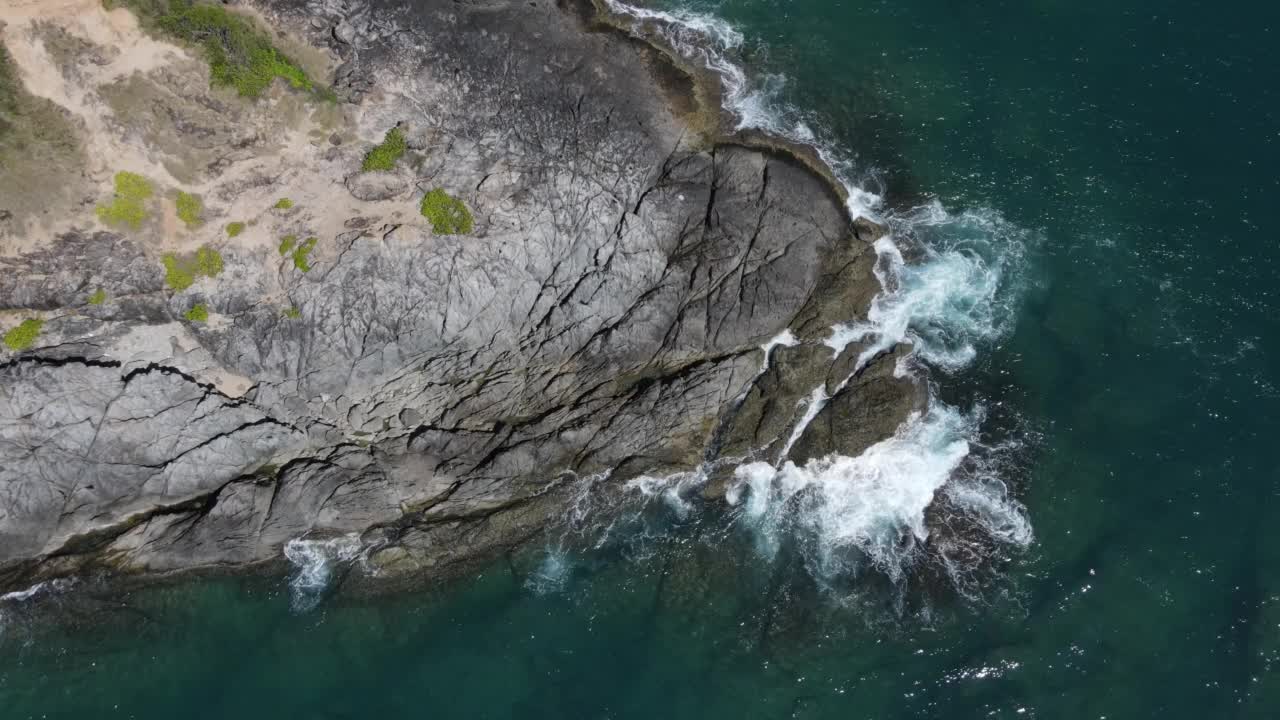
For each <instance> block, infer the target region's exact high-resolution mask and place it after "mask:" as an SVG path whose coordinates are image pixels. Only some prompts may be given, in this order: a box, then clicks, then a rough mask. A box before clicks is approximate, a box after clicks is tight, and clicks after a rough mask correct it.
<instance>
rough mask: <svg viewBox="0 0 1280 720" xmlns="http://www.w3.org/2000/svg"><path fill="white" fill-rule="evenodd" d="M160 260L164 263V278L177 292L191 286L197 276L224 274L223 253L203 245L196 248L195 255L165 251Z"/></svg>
mask: <svg viewBox="0 0 1280 720" xmlns="http://www.w3.org/2000/svg"><path fill="white" fill-rule="evenodd" d="M160 260H161V262H163V263H164V280H165V282H166V283H168V284H169V287H170V288H171V289H173V290H174V291H175V292H182V291H183V290H186V289H187V288H189V287H191V285H192V283H194V282H195V281H196V277H197V276H200V275H204V276H205V277H217V276H218V275H220V274H222V254H221V253H219V252H218V251H217V250H214V249H213V248H210V247H207V246H203V245H202V246H200V249H198V250H196V254H195V256H194V257H178V256H177V255H174V254H173V253H165V254H164V256H163V257H161V258H160Z"/></svg>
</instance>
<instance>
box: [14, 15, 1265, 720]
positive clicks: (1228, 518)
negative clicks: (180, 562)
mask: <svg viewBox="0 0 1280 720" xmlns="http://www.w3.org/2000/svg"><path fill="white" fill-rule="evenodd" d="M667 7H668V8H670V7H671V6H667ZM695 9H698V10H702V11H706V12H714V13H715V14H716V15H717V16H719V17H721V18H725V19H727V20H729V21H730V22H731V23H732V24H733V25H734V26H735V27H736V28H737V29H738V30H739V31H740V32H741V33H742V34H743V36H744V42H743V43H742V45H741V46H740V47H738V48H736V49H733V50H731V51H730V52H729V57H731V58H732V59H733V60H735V61H736V62H740V63H742V64H743V65H744V66H745V67H746V68H748V71H749V74H750V75H751V76H752V78H754V81H753V82H754V85H753V87H754V88H755V89H757V90H758V89H760V88H766V89H769V90H770V91H771V92H769V93H767V95H768V99H769V103H768V107H772V108H774V109H775V111H776V113H778V115H777V116H778V117H784V118H785V119H786V120H787V122H788V123H792V122H793V121H795V120H797V119H800V120H803V121H804V122H805V123H806V124H807V126H808V127H809V128H810V129H811V130H813V131H814V132H815V134H816V135H817V136H818V137H820V138H823V139H824V140H825V141H826V142H828V143H829V146H830V148H831V150H832V152H835V153H838V154H839V155H840V157H843V158H845V159H848V160H850V161H851V162H852V163H853V165H852V167H853V168H854V170H853V171H852V175H856V176H857V177H858V178H859V179H864V180H865V179H867V178H868V177H870V178H871V179H870V183H871V184H870V185H869V187H872V188H873V189H875V190H878V191H880V192H881V194H882V196H883V204H882V205H881V206H880V208H879V212H880V213H882V216H883V217H884V218H886V219H889V220H892V221H894V222H895V226H896V227H897V228H898V229H899V230H900V232H902V233H903V234H913V235H915V236H916V238H917V239H919V240H920V241H922V242H923V243H925V245H926V246H927V247H934V248H942V249H946V248H954V247H957V246H963V247H969V248H977V251H975V255H973V257H979V258H982V259H983V260H984V262H986V261H989V262H990V263H991V266H992V267H993V268H998V269H1000V270H1001V271H1002V273H1003V274H1002V276H1001V277H1000V281H999V284H998V285H999V287H998V289H997V290H996V291H994V294H993V295H992V296H990V297H988V298H987V301H988V303H987V304H988V305H989V306H991V307H993V308H995V309H994V310H993V312H994V316H993V317H991V318H985V316H984V317H983V318H979V319H980V320H987V319H989V320H990V322H986V324H983V322H977V321H974V322H968V321H969V320H973V317H971V316H965V317H964V318H962V319H965V320H966V322H961V323H958V324H957V323H951V324H948V323H946V322H943V323H942V325H941V328H942V330H946V331H952V330H955V331H956V332H960V333H967V334H965V335H964V337H961V338H959V339H956V338H951V340H954V341H955V342H954V343H952V345H948V347H949V348H950V349H955V347H963V346H966V345H971V346H972V347H973V348H974V349H975V351H976V354H975V355H974V357H973V358H972V359H970V360H967V361H965V362H956V363H954V364H953V366H952V367H935V368H934V369H933V371H932V373H931V377H932V378H933V381H934V383H935V385H936V394H935V397H936V398H937V399H938V400H940V401H944V402H946V403H947V404H948V405H949V406H950V407H953V408H956V410H957V412H959V413H962V414H963V415H964V416H965V417H967V418H971V419H972V418H974V417H976V416H978V415H981V416H982V421H981V423H979V426H980V429H979V430H978V431H976V434H975V435H974V436H973V437H974V439H975V443H977V444H989V445H990V446H992V447H997V446H998V447H1012V448H1014V451H1013V452H1012V457H1011V458H1010V459H1009V460H1008V462H1005V463H1002V464H999V465H998V467H997V468H996V470H997V471H998V481H999V482H1001V483H1003V484H1005V485H1006V486H1007V488H1008V492H1009V497H1010V499H1011V501H1012V502H1016V503H1018V504H1020V505H1021V506H1022V507H1023V508H1024V509H1025V518H1026V519H1027V520H1028V521H1029V522H1030V526H1031V528H1033V533H1034V539H1033V541H1032V542H1031V543H1030V544H1029V545H1027V546H1025V547H1024V546H1022V545H1020V544H1017V543H1012V544H999V543H989V544H987V545H985V546H983V547H984V548H985V550H984V553H985V556H984V557H983V558H981V562H978V563H975V565H974V570H973V573H974V575H973V576H972V578H971V579H972V583H971V584H970V585H957V584H956V582H955V581H954V579H953V578H949V577H948V575H947V573H946V572H943V571H940V570H939V569H938V568H936V567H929V566H928V565H927V564H924V565H921V566H917V567H913V568H912V569H911V571H910V572H909V573H908V575H909V579H908V580H906V581H904V582H903V583H900V584H899V585H898V586H896V587H895V586H893V584H892V583H889V582H887V581H886V580H885V579H884V577H883V576H882V575H877V574H876V573H865V574H863V575H861V576H858V577H854V578H850V577H835V578H832V577H823V576H822V574H821V573H817V572H815V571H814V568H813V566H812V563H811V562H810V560H811V559H812V555H810V554H806V550H805V548H804V547H803V542H801V541H800V540H798V539H797V538H796V537H793V536H789V535H787V534H786V533H782V534H781V535H779V536H777V538H778V539H779V542H780V546H781V547H780V548H779V549H778V550H777V551H776V552H773V553H765V552H763V551H762V549H761V548H762V544H761V534H760V532H758V531H749V530H746V529H744V528H743V527H742V526H743V525H744V524H745V523H744V522H743V521H742V519H741V518H737V519H735V518H734V517H726V516H724V515H722V514H717V513H714V512H703V513H697V512H695V513H693V514H692V515H691V516H688V517H681V516H680V515H679V514H678V513H675V512H674V511H673V510H672V509H671V508H669V507H664V506H662V505H661V504H658V506H655V507H651V508H649V509H648V510H646V512H645V514H644V515H643V517H642V519H641V520H638V521H636V523H634V524H633V525H630V526H628V528H624V529H625V530H629V531H631V532H632V533H633V535H632V537H631V538H630V539H623V540H620V541H617V542H615V543H614V544H612V545H610V546H608V547H606V548H605V549H603V550H601V551H597V552H593V553H579V552H575V551H573V550H572V548H571V549H570V552H568V553H567V554H566V555H564V556H563V557H561V556H556V557H557V558H558V559H559V563H560V564H559V565H556V564H554V563H553V564H550V565H549V564H547V561H546V558H545V557H544V555H545V553H544V551H543V549H542V548H536V547H535V548H532V549H530V550H529V551H528V552H527V553H525V554H522V555H520V556H517V557H515V558H512V559H510V561H509V562H502V563H499V564H498V565H496V566H494V567H493V568H491V569H489V570H488V571H486V572H484V573H483V574H479V575H478V576H477V577H475V578H472V579H470V580H468V581H465V582H463V583H460V584H459V585H458V586H456V587H451V588H449V589H447V590H443V591H436V592H430V593H428V592H426V591H422V592H417V593H409V594H401V595H397V596H395V597H391V598H380V599H362V598H359V597H356V596H352V595H350V594H345V595H344V594H341V593H340V594H338V595H337V596H336V597H327V598H325V599H324V600H322V601H321V603H320V605H319V606H318V607H317V608H316V609H315V610H313V611H311V612H309V613H302V614H299V613H296V612H293V611H291V609H290V605H291V603H290V597H289V590H288V588H287V586H286V585H285V582H284V581H283V580H281V581H259V580H254V581H249V580H245V581H241V580H219V581H202V582H187V583H183V584H179V585H175V586H171V587H166V588H161V589H153V590H150V591H138V592H133V593H130V594H128V595H124V596H122V595H120V593H119V592H118V591H116V590H113V589H110V588H109V586H108V587H107V588H102V587H100V586H98V585H95V584H94V583H93V582H91V581H85V582H83V583H82V584H81V585H80V586H78V587H76V588H73V589H72V590H70V591H68V592H66V593H64V594H62V595H52V596H48V597H45V598H33V599H32V600H31V601H28V602H26V603H21V604H20V603H13V602H11V603H9V604H8V605H5V606H4V607H3V608H0V610H3V612H5V613H6V616H5V617H6V620H5V621H4V628H3V629H2V630H0V717H3V718H6V719H7V718H11V717H12V718H27V717H46V716H47V717H136V718H161V717H164V718H172V717H195V718H226V717H239V718H257V717H263V718H266V717H270V718H280V717H291V718H384V717H466V718H477V717H495V718H496V717H530V718H544V717H545V718H561V717H563V718H658V717H661V718H699V719H700V720H701V719H705V718H755V717H759V718H783V717H797V718H825V717H831V718H920V717H938V718H977V717H995V718H1024V717H1038V718H1071V719H1077V718H1078V719H1085V718H1090V719H1092V718H1111V719H1116V718H1187V719H1192V718H1194V719H1196V720H1201V719H1203V718H1273V717H1280V666H1277V663H1280V499H1278V498H1277V496H1276V493H1277V482H1278V481H1280V461H1277V457H1278V455H1277V452H1276V450H1275V448H1274V446H1275V445H1276V443H1277V442H1280V377H1278V375H1280V373H1278V372H1277V371H1278V370H1280V360H1278V358H1280V321H1277V314H1278V313H1277V309H1278V308H1280V303H1278V298H1277V288H1278V287H1280V232H1278V231H1280V221H1278V220H1277V218H1276V213H1275V212H1274V210H1273V205H1275V198H1277V197H1280V194H1278V191H1280V172H1277V168H1278V167H1280V118H1278V115H1280V98H1278V97H1277V92H1280V91H1278V90H1277V88H1278V87H1280V53H1277V50H1276V41H1277V39H1280V38H1277V34H1278V33H1280V9H1278V8H1277V6H1275V5H1273V4H1270V3H1257V2H1237V3H1227V4H1223V3H1216V4H1210V3H1204V2H1193V1H1191V0H1170V1H1169V2H1165V3H1159V4H1152V3H1139V2H1136V1H1134V0H1114V1H1112V2H1097V1H1095V0H1075V1H1073V2H1062V1H1059V0H1037V1H1035V2H1012V1H1009V2H982V3H962V2H954V1H949V0H897V1H895V2H859V1H848V2H832V1H830V0H822V1H819V0H811V1H807V2H777V1H770V2H760V1H756V2H751V1H744V0H733V1H730V2H725V3H721V4H719V5H715V6H712V5H703V6H698V7H696V8H695ZM770 76H773V78H774V79H773V80H767V78H769V77H770ZM780 78H785V82H781V81H780ZM787 108H790V109H789V110H788V109H787ZM872 170H874V171H875V172H870V171H872ZM935 201H936V202H937V203H938V205H937V206H936V208H945V210H946V213H947V214H946V215H945V217H946V218H948V219H947V220H945V221H941V220H940V221H938V222H936V223H933V224H921V223H920V222H919V218H920V217H921V214H920V213H919V212H918V211H917V212H914V213H913V211H912V208H916V207H919V206H922V205H925V204H928V203H931V202H935ZM966 213H968V215H966ZM962 217H968V218H970V219H971V221H968V222H959V221H957V220H956V218H962ZM961 236H963V237H961ZM957 238H961V239H959V240H958V239H957ZM952 279H954V277H953V278H952ZM961 279H962V280H964V281H963V282H959V283H956V284H955V288H954V289H956V290H957V292H961V294H963V292H962V291H963V290H964V289H965V288H970V289H972V287H974V285H975V284H977V283H976V282H975V281H974V279H973V278H968V279H965V278H963V277H962V278H961ZM979 299H981V297H980V298H979ZM953 309H954V308H953ZM1005 313H1007V314H1008V317H1004V316H1003V314H1005ZM961 314H962V315H963V313H961ZM928 325H929V323H927V322H922V324H921V330H922V331H928ZM997 325H998V326H999V327H996V326H997ZM934 329H935V330H936V329H937V328H936V327H935V328H934ZM944 344H945V343H944ZM943 359H945V358H943ZM944 364H945V363H944ZM979 408H981V412H978V409H979ZM976 451H977V449H975V452H976ZM910 480H911V478H903V482H909V481H910ZM642 524H644V525H645V526H646V527H650V528H653V529H655V535H657V537H655V538H648V539H644V540H640V539H636V536H635V534H634V533H635V531H636V529H637V528H638V527H640V526H641V525H642ZM548 543H549V544H550V545H551V546H555V545H556V544H557V541H556V540H555V538H549V539H548ZM569 545H570V546H571V545H572V543H569ZM557 568H558V569H559V572H551V571H552V570H556V569H557ZM543 576H549V579H548V578H547V577H543ZM72 598H74V600H73V599H72ZM41 604H43V606H45V607H57V608H61V609H62V612H61V613H59V618H60V622H58V623H47V622H40V621H39V618H38V616H39V615H40V611H39V610H38V609H37V606H39V605H41Z"/></svg>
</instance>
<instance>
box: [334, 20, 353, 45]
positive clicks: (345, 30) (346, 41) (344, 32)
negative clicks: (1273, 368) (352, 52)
mask: <svg viewBox="0 0 1280 720" xmlns="http://www.w3.org/2000/svg"><path fill="white" fill-rule="evenodd" d="M333 39H334V40H337V41H338V42H340V43H342V44H343V45H350V44H351V43H353V42H355V40H356V29H355V28H354V27H352V26H351V23H348V22H340V23H338V24H337V25H335V26H334V28H333Z"/></svg>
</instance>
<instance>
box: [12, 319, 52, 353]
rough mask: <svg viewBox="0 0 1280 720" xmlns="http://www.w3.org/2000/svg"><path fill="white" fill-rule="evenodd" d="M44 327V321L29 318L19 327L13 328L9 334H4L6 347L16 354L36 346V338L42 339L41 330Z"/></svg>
mask: <svg viewBox="0 0 1280 720" xmlns="http://www.w3.org/2000/svg"><path fill="white" fill-rule="evenodd" d="M43 327H44V321H43V320H41V319H39V318H27V319H26V320H23V321H22V322H21V323H20V324H19V325H18V326H17V327H15V328H11V329H10V330H9V332H7V333H5V334H4V345H5V347H7V348H9V349H10V350H12V351H14V352H18V351H19V350H26V349H27V348H29V347H31V346H32V345H34V344H35V342H36V338H38V337H40V329H41V328H43Z"/></svg>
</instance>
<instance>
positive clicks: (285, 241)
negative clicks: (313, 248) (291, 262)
mask: <svg viewBox="0 0 1280 720" xmlns="http://www.w3.org/2000/svg"><path fill="white" fill-rule="evenodd" d="M297 244H298V236H297V235H285V236H284V237H282V238H280V254H281V255H288V254H289V251H290V250H292V249H293V248H294V247H295V246H296V245H297Z"/></svg>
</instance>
